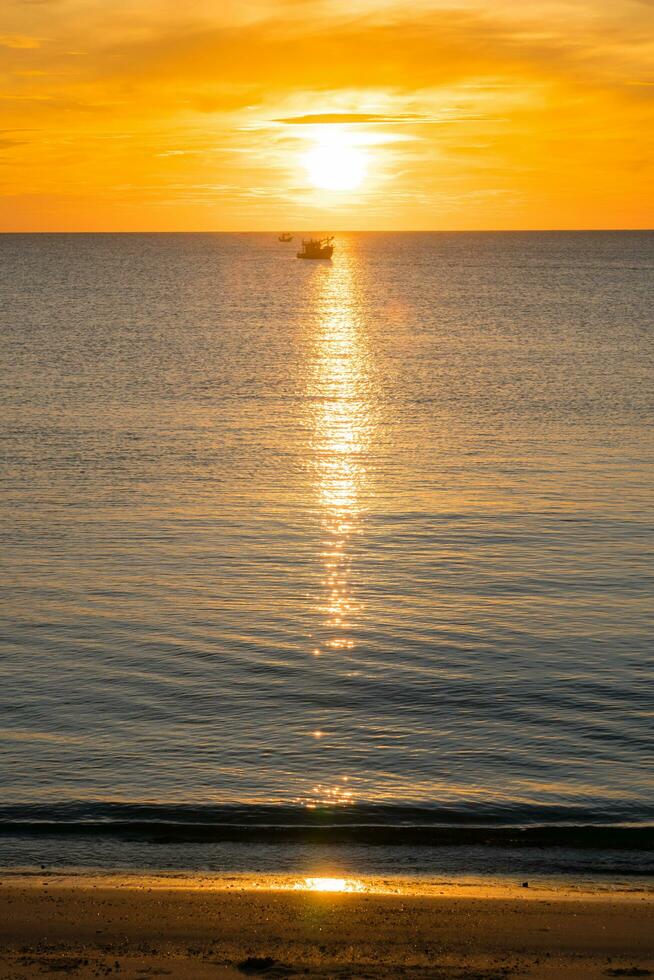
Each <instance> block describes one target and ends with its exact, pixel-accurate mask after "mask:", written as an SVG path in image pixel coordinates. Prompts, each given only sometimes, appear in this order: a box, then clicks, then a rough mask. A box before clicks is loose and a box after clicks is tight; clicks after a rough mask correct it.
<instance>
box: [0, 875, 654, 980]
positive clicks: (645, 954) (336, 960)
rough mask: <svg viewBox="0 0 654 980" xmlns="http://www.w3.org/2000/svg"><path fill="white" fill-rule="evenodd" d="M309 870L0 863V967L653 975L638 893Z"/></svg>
mask: <svg viewBox="0 0 654 980" xmlns="http://www.w3.org/2000/svg"><path fill="white" fill-rule="evenodd" d="M308 880H309V879H306V878H303V876H302V875H284V876H270V875H249V876H242V875H229V876H226V875H222V876H221V875H209V874H192V875H179V874H175V873H171V874H160V875H150V874H148V875H136V874H134V875H127V874H117V873H110V874H106V875H98V874H89V873H83V872H80V873H78V874H70V873H64V874H57V873H56V872H46V873H43V872H33V873H25V872H24V871H23V872H16V873H13V872H12V873H6V872H2V873H1V874H0V940H1V942H0V977H13V978H32V977H41V976H43V975H44V974H45V975H62V974H68V975H70V976H74V977H79V978H80V980H86V978H90V977H97V976H107V975H109V974H112V975H119V976H121V977H124V978H137V977H139V978H141V980H143V978H144V977H146V976H155V975H161V976H163V975H168V976H171V977H184V978H186V977H189V978H195V977H197V978H198V980H203V978H205V977H206V978H212V977H213V978H216V980H223V978H224V980H228V978H232V980H234V978H238V977H241V978H243V977H244V976H269V977H299V976H303V977H307V976H309V977H322V978H339V980H340V978H343V980H345V978H348V980H354V978H359V977H361V978H364V977H366V978H368V977H380V978H392V977H409V978H411V977H415V978H421V980H422V978H427V977H429V978H438V980H463V978H469V980H473V978H475V980H506V978H519V977H525V978H529V980H586V978H588V980H591V978H594V980H598V978H600V977H607V976H643V977H645V976H650V975H651V976H654V931H653V930H652V928H651V926H652V921H653V920H654V895H652V893H650V892H646V891H643V890H634V891H616V890H602V889H600V888H596V889H585V890H583V891H581V890H577V889H575V887H574V886H567V887H566V886H564V885H557V884H552V885H551V886H548V887H542V886H540V885H535V886H532V885H531V884H530V886H529V887H528V888H523V887H521V885H519V884H518V885H516V884H512V883H507V882H500V881H497V880H493V881H490V882H489V881H486V882H483V881H480V880H477V879H475V880H466V881H460V882H455V883H452V882H447V883H446V882H442V881H433V882H431V883H429V885H428V886H425V885H424V883H423V884H419V885H418V886H416V883H415V881H411V880H408V879H403V880H402V881H398V880H394V879H379V880H371V879H355V880H352V879H343V881H344V882H345V884H346V886H348V885H349V884H352V885H353V887H352V889H351V890H349V888H348V887H346V889H345V890H335V891H332V890H324V891H323V890H315V887H321V884H320V883H319V884H318V885H317V886H316V885H315V883H316V881H317V879H312V880H311V881H312V886H311V887H309V886H308V885H307V881H308ZM302 881H304V883H305V887H304V888H298V887H296V885H297V883H298V882H302ZM340 882H341V880H340V879H326V883H327V888H331V887H334V886H336V887H340ZM355 882H356V887H354V883H355ZM324 884H325V879H323V882H322V885H324ZM382 886H385V888H386V890H382ZM628 971H631V972H628ZM633 971H640V972H633ZM647 971H649V972H647Z"/></svg>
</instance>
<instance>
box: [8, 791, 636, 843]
mask: <svg viewBox="0 0 654 980" xmlns="http://www.w3.org/2000/svg"><path fill="white" fill-rule="evenodd" d="M630 818H631V819H630ZM0 836H1V837H8V836H24V837H26V836H34V837H45V836H56V837H63V836H67V837H71V836H73V837H112V838H119V839H125V840H143V841H149V842H152V843H162V844H170V843H175V842H177V843H184V842H241V843H257V844H265V843H306V844H330V843H333V844H368V845H377V846H397V844H398V843H399V841H400V840H401V843H402V844H403V845H409V846H411V845H416V846H421V847H444V846H456V845H481V846H493V847H511V848H513V847H572V848H575V849H579V848H581V849H587V848H591V849H599V850H601V849H611V850H643V851H650V850H654V822H651V821H647V820H646V819H640V820H638V819H634V814H633V813H627V814H625V813H624V812H621V811H618V810H615V811H613V812H608V811H604V812H603V813H597V812H596V811H593V812H592V813H591V812H589V811H587V810H584V809H582V808H578V807H561V806H556V807H555V806H531V807H522V808H519V809H518V808H515V807H514V808H498V807H479V808H466V809H463V808H460V809H457V808H454V807H449V808H438V809H436V808H432V809H429V808H416V807H398V806H393V807H390V806H371V805H367V806H351V807H344V808H336V807H316V808H315V809H308V808H306V807H292V806H263V805H251V806H243V805H223V806H214V805H204V806H197V805H191V804H186V805H184V804H175V805H165V804H147V803H139V804H137V803H107V802H86V803H54V804H25V805H8V806H7V805H6V806H2V807H0Z"/></svg>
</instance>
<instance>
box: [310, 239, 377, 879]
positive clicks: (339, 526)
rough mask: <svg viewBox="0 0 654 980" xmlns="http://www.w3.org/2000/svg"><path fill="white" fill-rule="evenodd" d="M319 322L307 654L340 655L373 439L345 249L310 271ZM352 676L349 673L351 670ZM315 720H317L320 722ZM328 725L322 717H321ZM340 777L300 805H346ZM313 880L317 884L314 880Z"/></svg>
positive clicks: (362, 337) (348, 637) (354, 602)
mask: <svg viewBox="0 0 654 980" xmlns="http://www.w3.org/2000/svg"><path fill="white" fill-rule="evenodd" d="M316 272H317V273H319V275H317V276H316V286H317V290H318V296H317V305H318V325H317V329H316V335H315V341H314V350H313V363H314V370H313V373H312V376H311V382H310V384H311V396H312V397H311V404H313V405H314V406H315V411H314V415H313V418H312V433H313V435H312V444H311V450H312V451H311V459H312V466H313V483H314V487H315V492H316V496H317V500H318V504H319V507H320V511H321V514H322V524H323V538H322V549H321V554H320V561H321V565H322V579H321V592H320V599H319V603H318V609H317V613H318V617H319V621H320V626H319V629H318V632H317V633H316V635H314V637H313V644H312V646H311V647H310V648H309V650H308V654H309V655H310V656H313V657H318V658H321V657H322V658H323V660H318V661H317V662H316V663H317V665H320V664H321V663H324V662H326V661H325V660H324V658H329V660H328V662H329V664H331V665H335V664H336V663H337V661H336V658H337V657H340V658H342V662H343V664H344V665H346V664H347V658H348V656H350V655H351V653H352V651H354V650H355V648H356V645H357V639H356V635H357V634H356V625H357V619H358V618H360V616H361V613H362V608H361V603H360V601H359V598H358V596H357V594H356V589H355V585H354V583H353V575H354V569H353V555H354V553H355V549H356V537H357V535H358V534H359V533H360V531H361V520H362V516H363V512H364V508H365V503H366V492H367V490H366V485H367V481H368V476H369V475H368V473H367V459H368V452H369V447H370V443H371V438H372V429H373V421H372V416H373V413H372V410H371V398H370V384H369V362H370V358H369V355H368V350H367V339H366V331H365V329H364V327H365V323H364V319H363V315H362V310H363V305H362V302H361V298H360V296H359V295H358V289H357V282H356V275H355V260H354V258H353V256H352V255H350V254H348V252H347V249H344V250H343V251H339V255H338V261H337V262H334V264H333V265H332V266H330V267H324V268H322V269H320V270H318V269H316ZM350 673H353V672H350ZM320 721H321V723H322V722H323V719H320ZM324 724H325V727H326V728H328V727H329V719H328V718H325V719H324ZM348 778H349V777H347V776H345V777H336V778H334V777H331V778H329V779H327V780H323V781H321V782H319V783H317V784H316V785H315V786H314V787H313V789H312V790H311V791H310V792H309V793H308V794H307V797H308V798H307V799H306V801H305V805H306V806H308V807H310V808H315V807H316V806H332V807H333V806H345V805H348V804H351V803H353V802H355V798H356V792H355V789H354V788H353V787H352V786H351V785H347V782H348ZM316 880H318V879H316Z"/></svg>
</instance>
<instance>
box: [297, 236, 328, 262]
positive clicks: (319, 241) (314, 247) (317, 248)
mask: <svg viewBox="0 0 654 980" xmlns="http://www.w3.org/2000/svg"><path fill="white" fill-rule="evenodd" d="M333 241H334V238H333V236H332V237H331V238H303V239H302V248H301V250H300V251H299V252H298V253H297V257H298V259H331V257H332V255H333V254H334V246H333V245H332V242H333Z"/></svg>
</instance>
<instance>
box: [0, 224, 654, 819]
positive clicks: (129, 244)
mask: <svg viewBox="0 0 654 980" xmlns="http://www.w3.org/2000/svg"><path fill="white" fill-rule="evenodd" d="M297 241H298V240H297V238H296V240H295V242H294V243H293V244H291V245H282V244H280V243H279V242H278V241H277V240H276V237H275V236H274V235H208V234H207V235H102V236H96V235H77V236H73V235H71V236H68V235H40V236H29V235H26V236H22V235H14V236H4V237H2V238H0V351H1V357H2V363H3V370H2V374H1V375H0V404H1V418H2V439H1V443H2V456H3V464H2V470H1V475H0V485H1V490H2V498H1V503H0V521H1V533H2V558H1V561H2V571H1V579H0V585H1V589H2V599H3V604H2V613H1V618H0V630H1V644H2V645H1V652H0V789H1V802H2V805H3V810H2V814H4V818H5V819H15V820H23V819H27V817H28V816H29V815H30V814H31V815H32V816H34V815H37V816H38V817H39V819H51V818H54V817H58V818H61V819H63V817H65V818H66V819H71V820H72V819H80V818H82V817H86V818H89V815H91V816H92V815H93V814H95V815H96V816H98V817H99V818H100V819H109V818H110V817H111V815H112V814H114V815H116V814H119V815H120V816H121V819H127V820H129V819H132V818H133V816H134V814H138V813H141V814H142V813H144V812H145V811H141V810H139V809H138V807H136V806H134V805H136V804H146V803H147V804H166V805H168V809H167V810H166V814H167V816H168V817H170V815H171V813H172V814H173V817H174V819H175V820H183V819H185V816H184V815H186V816H187V817H189V819H199V817H198V816H197V814H198V813H205V814H206V813H210V814H212V815H213V817H212V818H215V817H216V814H218V813H221V812H225V813H230V812H236V811H232V810H230V806H232V805H238V806H239V807H243V808H244V809H243V810H239V811H238V812H239V813H240V814H241V816H240V817H239V820H240V819H241V817H242V814H243V813H247V812H249V813H251V814H254V813H256V812H261V813H264V812H265V814H267V817H266V819H273V817H274V813H275V812H279V813H280V814H281V813H284V814H286V816H288V815H289V814H296V815H297V814H298V813H306V814H311V813H318V814H322V817H321V819H323V820H326V819H328V817H329V814H332V815H334V816H335V818H339V817H342V816H343V815H347V814H352V815H353V816H352V819H355V818H356V815H357V814H362V813H370V812H372V813H374V814H376V819H378V820H379V821H382V822H386V823H390V824H393V823H394V822H396V823H398V822H402V821H404V820H405V819H409V818H410V815H411V814H412V813H413V814H415V813H419V814H420V819H421V821H422V822H424V820H425V819H426V818H427V817H431V818H433V819H434V820H436V821H445V822H449V821H452V822H456V821H467V820H471V821H478V822H497V823H507V824H517V823H540V824H543V823H548V822H561V821H575V822H609V823H611V822H631V823H638V822H647V821H651V820H652V819H654V791H653V779H652V777H653V767H654V687H653V684H652V680H653V672H652V664H653V656H652V655H653V647H654V642H653V641H654V582H653V564H652V562H653V557H654V556H653V551H654V548H653V545H654V494H653V490H654V467H653V454H652V450H653V448H654V438H653V435H652V418H653V412H654V371H653V369H654V345H653V337H654V330H653V318H652V309H653V299H654V289H653V276H652V272H653V269H654V235H652V234H648V233H594V234H583V233H579V234H556V233H552V234H540V233H538V234H403V235H392V234H370V235H339V236H338V238H337V242H336V251H335V254H334V259H333V261H332V262H316V263H312V262H298V261H297V260H296V259H295V251H296V248H297ZM112 803H113V804H123V805H122V806H120V807H113V808H112V807H111V806H109V805H108V804H112ZM262 807H263V808H264V809H261V808H262ZM266 807H273V808H278V809H273V810H272V811H271V810H270V809H265V808H266ZM225 808H226V809H225ZM148 812H149V813H151V812H154V811H148ZM161 812H162V813H163V812H164V811H161ZM271 814H272V815H273V816H271ZM325 814H327V816H325ZM189 815H190V816H189ZM407 815H409V816H407ZM171 819H173V818H172V817H171ZM243 819H247V816H246V817H245V818H243ZM289 819H290V818H289Z"/></svg>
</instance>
